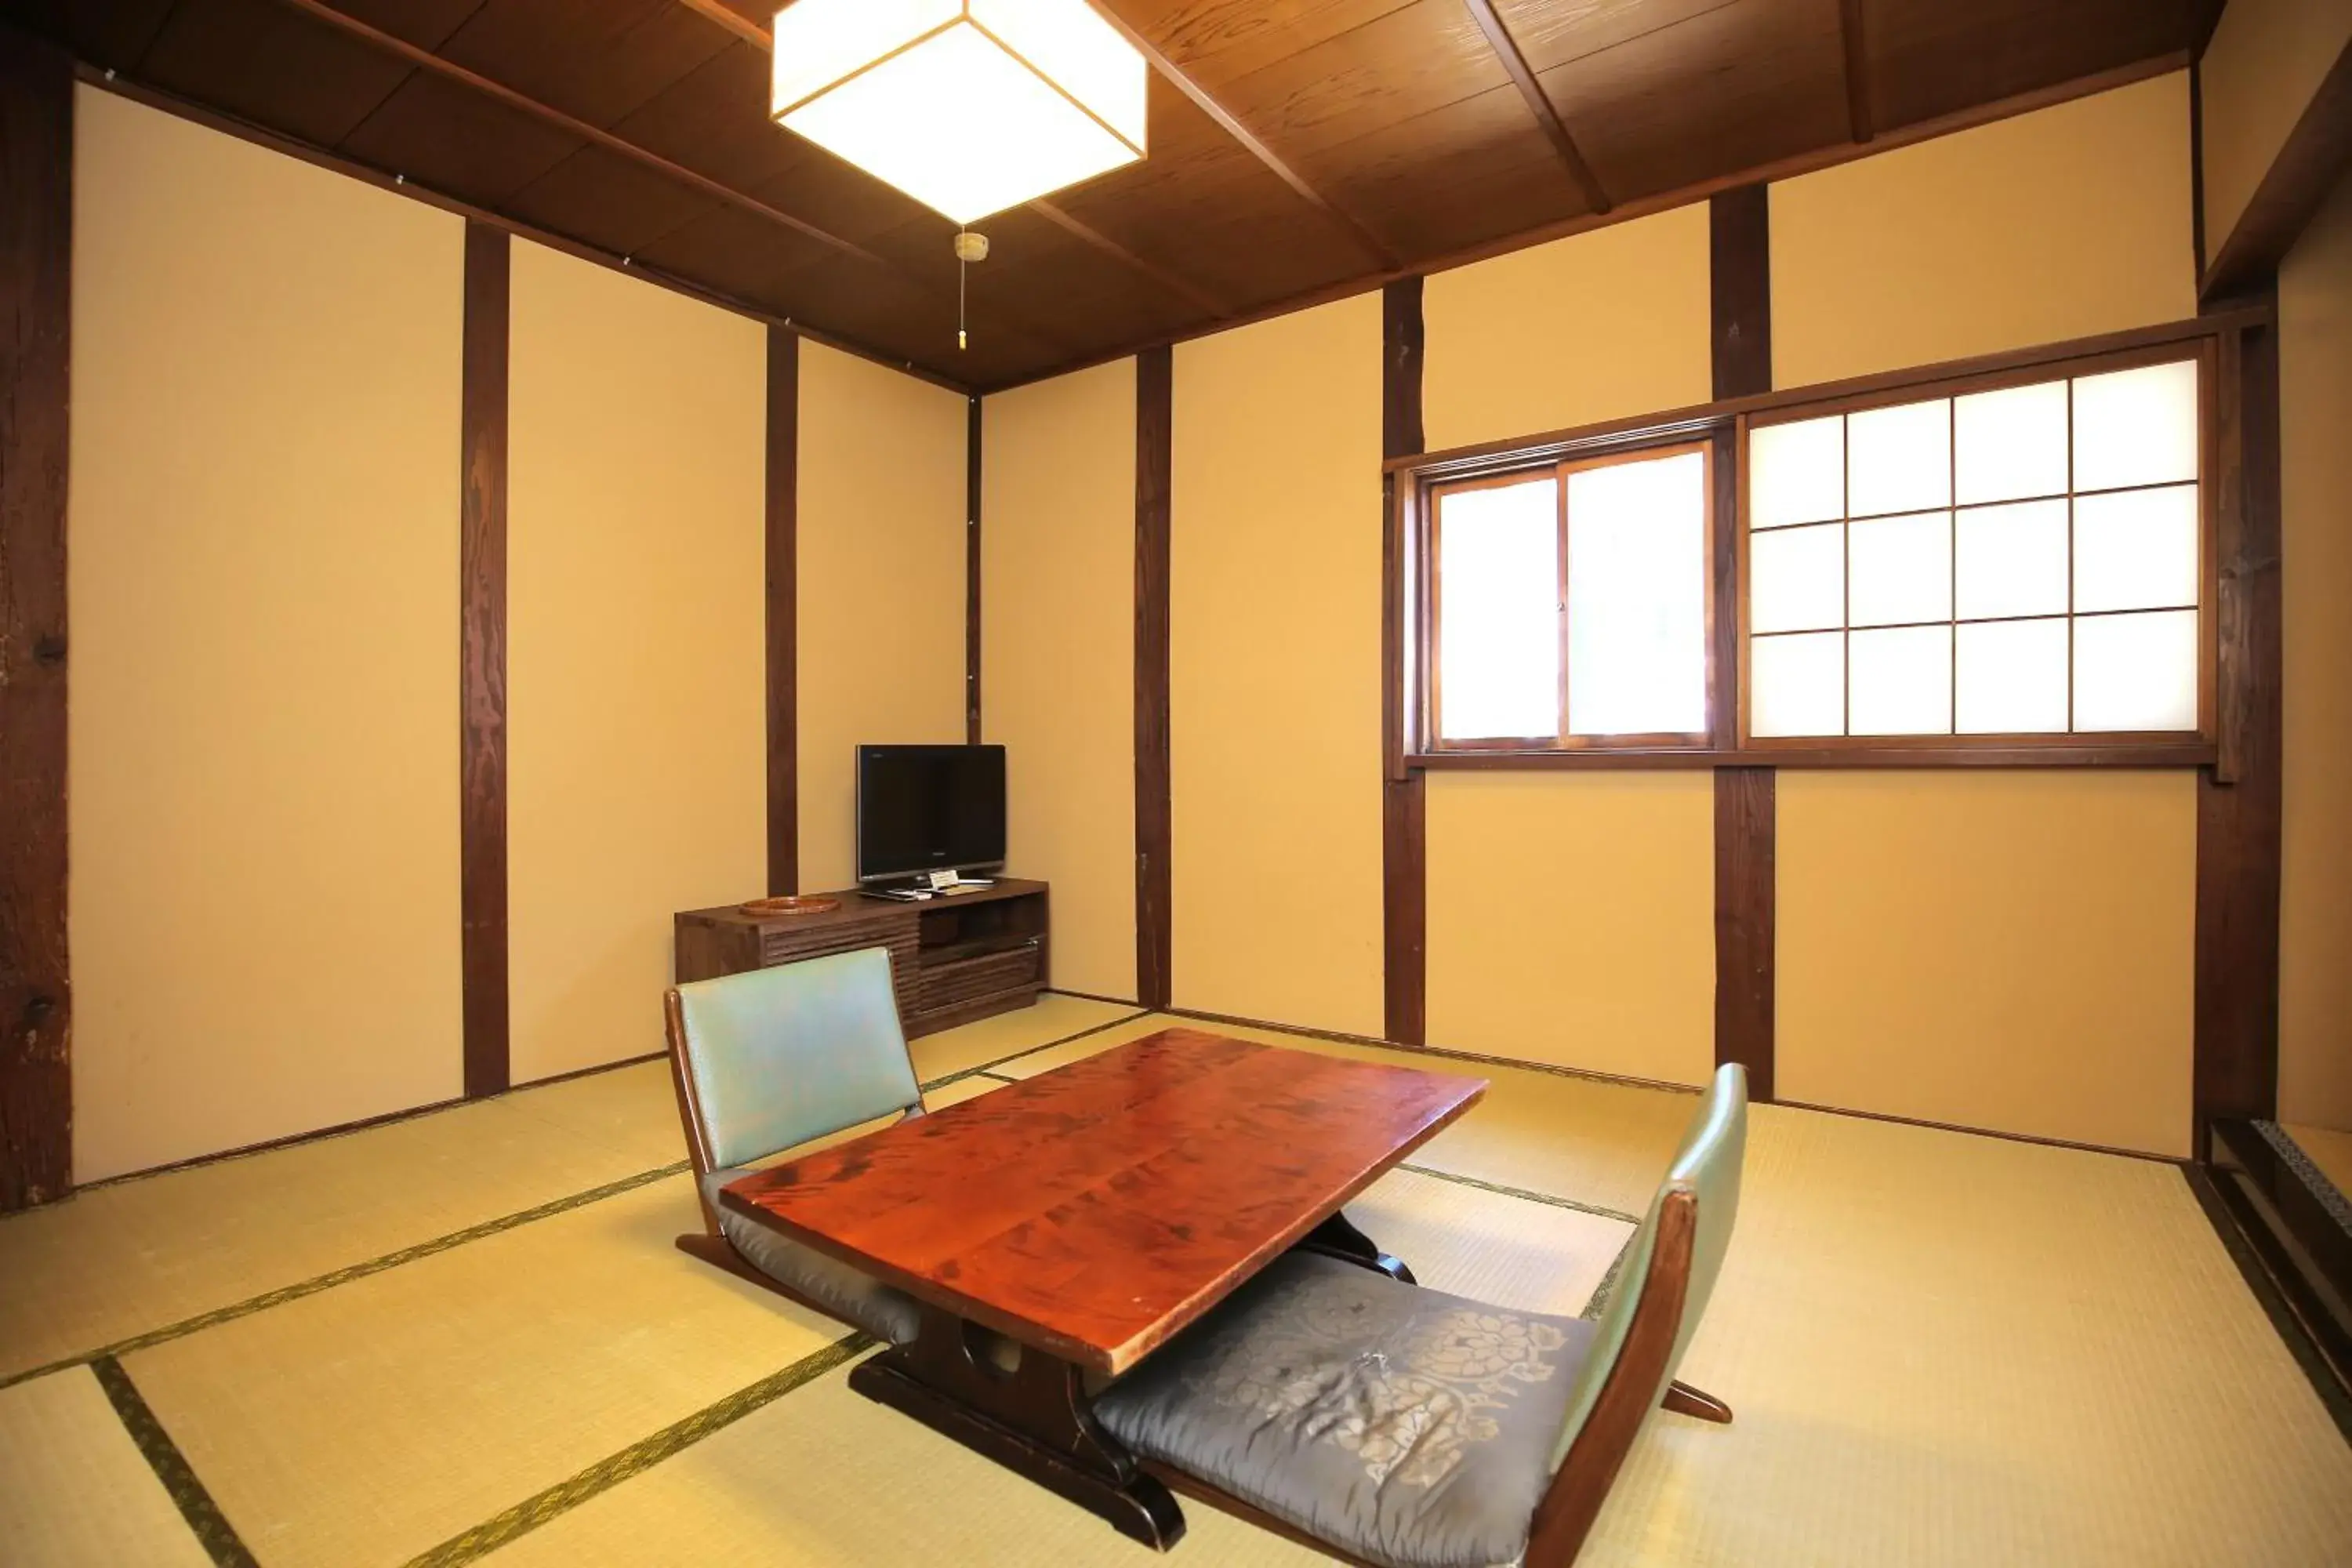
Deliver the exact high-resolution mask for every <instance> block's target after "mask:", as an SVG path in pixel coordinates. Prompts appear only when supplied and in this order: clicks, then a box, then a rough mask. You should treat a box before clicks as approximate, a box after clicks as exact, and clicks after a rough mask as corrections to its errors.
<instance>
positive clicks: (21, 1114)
mask: <svg viewBox="0 0 2352 1568" xmlns="http://www.w3.org/2000/svg"><path fill="white" fill-rule="evenodd" d="M73 90H74V78H73V60H72V58H70V57H69V56H68V55H67V54H66V53H65V51H63V50H62V49H58V48H57V47H53V46H51V45H48V44H46V43H42V42H38V41H37V40H35V39H33V38H31V37H27V36H26V35H25V34H23V33H20V32H18V31H16V29H15V28H13V27H9V26H0V1212H5V1211H7V1210H11V1209H20V1208H26V1207H28V1206H29V1205H34V1204H41V1203H47V1202H49V1201H51V1200H52V1199H56V1198H61V1197H63V1196H65V1195H66V1194H67V1193H68V1192H70V1191H71V1190H72V1188H73V1067H72V1055H71V1052H72V1042H73V991H72V985H71V974H70V970H69V967H68V952H67V948H66V459H67V438H66V432H67V424H66V418H67V378H68V371H69V368H70V363H71V361H70V355H69V353H68V347H69V344H68V330H69V324H70V321H71V319H72V313H73V310H72V307H73V299H72V290H73V129H74V125H73Z"/></svg>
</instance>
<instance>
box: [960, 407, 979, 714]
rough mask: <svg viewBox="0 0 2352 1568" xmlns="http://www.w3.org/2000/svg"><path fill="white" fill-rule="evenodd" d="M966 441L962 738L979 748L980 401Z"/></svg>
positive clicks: (971, 412)
mask: <svg viewBox="0 0 2352 1568" xmlns="http://www.w3.org/2000/svg"><path fill="white" fill-rule="evenodd" d="M964 405H965V413H964V437H963V524H964V526H963V738H964V742H965V743H966V744H968V745H973V746H977V745H979V744H980V474H981V468H980V457H981V409H980V399H979V398H978V397H967V398H966V399H964Z"/></svg>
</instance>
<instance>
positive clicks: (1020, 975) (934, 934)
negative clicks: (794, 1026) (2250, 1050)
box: [675, 877, 1052, 1039]
mask: <svg viewBox="0 0 2352 1568" xmlns="http://www.w3.org/2000/svg"><path fill="white" fill-rule="evenodd" d="M825 896H826V897H829V898H835V899H839V900H841V907H840V908H839V909H837V910H828V911H827V912H825V913H824V914H820V915H751V914H746V913H744V912H743V910H741V909H740V908H739V907H738V906H736V905H733V904H728V905H722V906H721V907H719V908H718V909H711V910H681V911H679V913H678V915H677V919H676V922H675V924H676V930H677V979H678V982H679V984H685V983H686V982H688V981H690V980H710V979H715V978H716V977H718V976H719V975H721V974H740V973H743V972H744V971H746V970H751V969H766V968H770V967H772V966H773V965H775V964H779V963H795V962H797V961H798V960H801V959H803V958H822V957H824V955H825V954H827V953H833V952H856V951H857V950H858V949H861V948H868V947H879V948H887V949H888V950H889V953H890V976H891V981H892V984H893V985H894V986H895V987H896V989H897V991H898V1016H899V1019H900V1021H901V1022H902V1023H903V1024H904V1026H905V1027H906V1031H907V1037H908V1038H909V1039H913V1038H915V1037H918V1036H921V1035H930V1034H937V1033H938V1032H939V1031H940V1030H941V1029H951V1028H953V1027H955V1026H957V1025H958V1024H968V1023H970V1022H971V1021H972V1020H973V1019H975V1018H985V1017H988V1016H991V1015H992V1014H996V1013H1009V1012H1011V1011H1013V1009H1014V1008H1016V1007H1026V1006H1028V1005H1030V1004H1031V1003H1033V1002H1034V1001H1036V1000H1037V994H1038V993H1039V992H1040V991H1042V990H1044V989H1045V984H1046V982H1047V981H1048V980H1049V979H1050V978H1051V970H1050V969H1049V967H1048V965H1047V962H1046V960H1047V955H1048V951H1049V947H1050V938H1051V934H1052V933H1051V929H1050V921H1049V920H1048V918H1047V910H1048V902H1047V889H1046V885H1045V883H1043V882H1025V881H1020V880H1017V879H1013V878H1011V877H999V878H998V879H996V880H995V882H994V883H993V884H992V885H991V886H989V887H985V888H972V889H969V890H967V891H963V892H959V893H941V894H940V895H939V896H937V897H935V898H931V899H927V900H923V901H922V902H920V903H900V902H898V901H897V900H888V899H877V898H870V897H862V896H860V890H859V889H844V890H842V891H840V892H837V893H831V894H827V895H825Z"/></svg>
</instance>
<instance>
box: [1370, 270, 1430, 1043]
mask: <svg viewBox="0 0 2352 1568" xmlns="http://www.w3.org/2000/svg"><path fill="white" fill-rule="evenodd" d="M1425 335H1426V334H1425V331H1424V328H1423V318H1422V280H1421V279H1419V278H1400V279H1397V280H1396V281H1395V282H1393V283H1391V284H1389V285H1388V286H1387V287H1386V288H1385V289H1381V456H1382V457H1393V456H1395V455H1397V454H1398V453H1400V452H1410V451H1412V449H1413V448H1414V447H1418V446H1420V445H1421V444H1422V441H1423V433H1422V431H1423V426H1422V380H1423V377H1422V363H1423V348H1424V342H1425ZM1403 483H1404V480H1403V479H1402V477H1401V476H1395V475H1391V476H1389V477H1387V478H1386V479H1384V480H1383V484H1384V486H1385V487H1386V488H1387V489H1388V490H1389V492H1390V493H1389V494H1386V495H1384V496H1383V498H1382V501H1383V505H1382V509H1381V516H1382V519H1383V524H1382V529H1383V531H1382V534H1381V539H1382V547H1381V604H1382V605H1383V606H1384V607H1385V613H1384V614H1383V615H1382V616H1381V645H1382V646H1381V724H1382V726H1383V727H1384V729H1385V730H1386V731H1387V734H1386V736H1385V743H1384V745H1383V748H1382V750H1383V753H1384V755H1385V756H1389V757H1394V756H1397V755H1400V754H1401V752H1402V749H1403V747H1404V746H1405V744H1406V743H1407V736H1408V734H1409V732H1410V728H1411V721H1410V715H1409V712H1408V709H1409V707H1410V706H1411V705H1412V704H1411V702H1410V698H1409V693H1408V690H1407V684H1408V678H1407V674H1406V667H1407V664H1408V662H1409V659H1410V655H1411V648H1410V647H1409V642H1410V639H1409V637H1408V635H1407V632H1406V626H1407V621H1408V617H1409V616H1412V605H1411V603H1410V601H1411V598H1412V595H1411V594H1410V593H1409V591H1408V590H1409V583H1408V574H1409V573H1410V572H1411V571H1412V540H1410V539H1409V538H1407V537H1406V530H1405V529H1404V527H1403V524H1402V519H1401V517H1400V516H1399V514H1398V512H1397V510H1396V507H1395V496H1394V493H1393V492H1394V490H1395V489H1396V488H1397V487H1399V486H1401V485H1402V484H1403ZM1382 773H1383V775H1384V776H1383V777H1382V779H1381V1029H1382V1030H1383V1031H1384V1032H1385V1033H1386V1034H1387V1035H1388V1037H1389V1038H1391V1039H1392V1040H1399V1041H1402V1042H1403V1043H1405V1044H1407V1045H1413V1046H1418V1045H1421V1044H1423V1042H1424V1041H1425V1040H1426V1039H1427V1037H1428V1034H1429V805H1428V789H1429V782H1428V779H1427V778H1426V777H1425V776H1424V775H1423V773H1420V772H1419V771H1417V770H1412V769H1402V768H1387V767H1383V769H1382Z"/></svg>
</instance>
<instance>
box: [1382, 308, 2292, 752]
mask: <svg viewBox="0 0 2352 1568" xmlns="http://www.w3.org/2000/svg"><path fill="white" fill-rule="evenodd" d="M2272 323H2273V315H2272V312H2271V310H2269V308H2268V307H2266V306H2256V307H2252V308H2248V309H2244V310H2228V311H2218V312H2216V313H2214V314H2212V315H2210V316H2199V317H2194V318H2191V319H2189V320H2187V321H2174V322H2168V323H2165V324H2163V325H2160V326H2154V327H2144V328H2137V329H2134V330H2132V331H2122V332H2111V333H2107V334H2105V335H2103V336H2100V337H2095V338H2084V339H2077V340H2074V341H2071V342H2058V343H2048V344H2040V345H2036V346H2034V347H2032V348H2026V349H2019V350H2013V351H2010V352H2007V353H1998V354H1987V355H1982V356H1979V357H1977V358H1974V359H1969V360H1959V361H1953V362H1949V363H1943V364H1936V365H1925V366H1920V367H1918V368H1916V369H1911V370H1904V371H1895V372H1886V373H1882V374H1874V375H1867V376H1857V377H1853V378H1852V379H1850V380H1846V381H1840V382H1830V383H1823V384H1818V385H1814V386H1807V387H1799V388H1793V389H1790V390H1788V391H1784V392H1769V393H1759V394H1755V395H1748V396H1744V397H1732V398H1721V399H1717V400H1716V401H1714V402H1711V403H1705V404H1697V405H1692V406H1689V407H1686V408H1679V409H1672V410H1668V411H1665V412H1663V413H1658V414H1653V415H1646V416H1633V417H1631V418H1624V419H1615V420H1608V421H1604V422H1601V423H1597V424H1592V425H1586V426H1574V427H1571V428H1569V429H1564V430H1553V431H1547V432H1544V433H1541V434H1538V435H1534V436H1527V437H1517V438H1515V439H1511V440H1506V441H1495V442H1486V443H1483V444H1480V445H1477V446H1471V447H1453V448H1449V449H1446V450H1443V451H1436V452H1425V453H1417V454H1413V455H1410V456H1406V457H1400V458H1390V459H1388V460H1387V461H1386V462H1385V463H1384V464H1383V465H1382V469H1383V473H1384V475H1385V477H1386V478H1387V479H1389V481H1390V484H1389V490H1390V506H1389V518H1388V525H1389V531H1390V536H1389V539H1388V541H1387V547H1388V549H1390V550H1391V551H1392V552H1394V555H1395V559H1396V560H1397V561H1398V563H1400V566H1401V568H1402V569H1401V570H1400V571H1399V572H1398V573H1397V574H1396V582H1395V584H1394V587H1393V590H1392V592H1391V595H1390V597H1389V600H1388V602H1387V604H1386V605H1384V612H1385V614H1386V615H1387V616H1388V617H1389V621H1390V626H1391V628H1392V629H1393V630H1394V632H1395V634H1396V635H1393V636H1392V637H1390V639H1389V643H1388V647H1389V650H1390V651H1389V653H1388V656H1387V667H1386V668H1384V670H1383V672H1382V673H1383V687H1384V692H1385V696H1386V699H1387V701H1388V703H1389V706H1390V711H1391V714H1393V715H1394V716H1395V720H1396V721H1395V722H1394V723H1392V724H1391V725H1390V726H1389V731H1390V741H1389V745H1388V755H1387V757H1386V759H1385V762H1386V771H1387V774H1388V776H1389V777H1391V778H1397V779H1402V778H1404V777H1406V776H1407V775H1408V774H1410V773H1414V772H1418V771H1423V770H1433V771H1434V770H1454V769H1498V768H1499V769H1520V768H1528V769H1548V768H1571V769H1572V768H1604V769H1605V768H1640V769H1672V768H1717V767H1779V768H1845V767H1894V768H1941V767H2049V766H2058V767H2128V768H2158V767H2202V766H2211V765H2214V764H2215V763H2217V762H2218V761H2220V760H2221V752H2222V750H2223V749H2224V748H2223V744H2222V742H2223V739H2224V738H2225V737H2226V736H2227V734H2228V733H2229V731H2230V726H2231V714H2230V713H2229V712H2228V711H2227V710H2226V708H2225V693H2224V692H2223V690H2222V683H2221V679H2220V653H2219V646H2220V642H2221V635H2220V634H2221V625H2220V623H2221V614H2222V601H2223V599H2224V597H2225V596H2226V595H2225V584H2221V582H2220V580H2219V578H2220V562H2219V551H2218V549H2217V539H2218V530H2219V520H2220V518H2221V514H2222V511H2223V510H2224V509H2225V508H2227V507H2228V506H2229V505H2230V504H2231V500H2230V497H2229V495H2228V494H2227V493H2225V490H2226V488H2227V487H2231V486H2235V485H2237V484H2239V483H2240V476H2238V475H2237V474H2236V473H2235V472H2234V471H2225V466H2226V460H2227V444H2226V437H2225V431H2226V429H2227V427H2228V426H2230V424H2231V421H2233V420H2234V419H2235V418H2237V417H2238V415H2237V411H2236V410H2235V408H2234V407H2233V406H2232V404H2231V400H2232V398H2233V396H2234V389H2233V387H2232V386H2231V377H2230V375H2229V374H2228V373H2229V368H2230V365H2231V363H2232V355H2233V354H2234V353H2235V351H2236V348H2237V344H2238V340H2239V337H2240V334H2242V332H2244V331H2250V330H2252V329H2256V328H2266V327H2269V326H2270V325H2272ZM2192 357H2193V358H2196V359H2197V360H2198V361H2199V362H2200V369H2199V421H2200V429H2199V447H2200V452H2199V464H2200V468H2199V475H2198V485H2199V495H2198V503H2199V508H2200V562H2199V595H2198V597H2199V604H2198V644H2199V646H2198V662H2199V693H2198V712H2199V726H2198V729H2197V730H2196V731H2194V732H2190V731H2162V732H2157V733H2148V734H2135V733H2128V732H2116V731H2083V732H2075V731H2067V732H2059V733H2041V734H2032V735H2021V736H2011V735H1922V736H1911V735H1906V736H1892V735H1890V736H1876V735H1871V736H1811V737H1801V736H1789V737H1779V736H1776V737H1769V738H1765V739H1760V740H1759V739H1755V738H1752V737H1750V736H1749V735H1748V731H1747V722H1748V692H1747V688H1748V663H1749V659H1748V628H1747V621H1748V576H1747V546H1748V496H1747V491H1748V484H1747V449H1746V448H1747V432H1748V429H1749V428H1752V427H1754V426H1760V425H1764V424H1779V423H1784V422H1788V421H1790V420H1795V419H1801V418H1811V417H1816V416H1822V415H1827V414H1831V413H1844V412H1851V411H1853V410H1854V409H1860V408H1872V407H1885V406H1890V405H1900V404H1905V403H1913V402H1919V401H1922V400H1926V399H1930V398H1934V397H1938V396H1953V395H1965V394H1967V393H1969V392H1979V391H1990V390H1995V389H1997V388H2000V387H2008V386H2021V385H2030V384H2034V383H2037V382H2045V381H2054V380H2059V379H2061V378H2064V377H2071V376H2074V375H2077V374H2099V373H2100V372H2103V371H2107V370H2125V369H2131V368H2134V367H2135V366H2137V365H2146V364H2156V363H2169V362H2172V361H2178V360H2183V359H2189V358H2192ZM1702 443H1705V444H1707V445H1709V446H1711V447H1712V450H1711V452H1710V454H1709V458H1708V463H1709V508H1708V535H1709V541H1710V551H1711V554H1710V562H1711V570H1710V580H1709V584H1708V591H1707V672H1708V673H1707V711H1708V729H1709V735H1708V738H1707V739H1706V741H1703V742H1694V741H1691V740H1686V739H1682V738H1676V739H1675V740H1674V741H1673V742H1671V743H1664V744H1661V743H1659V740H1658V738H1656V737H1641V736H1612V737H1591V738H1586V739H1587V740H1588V741H1590V740H1605V741H1607V742H1611V743H1607V744H1591V743H1587V744H1580V745H1562V744H1559V742H1556V741H1553V740H1545V739H1538V740H1536V741H1534V742H1532V743H1514V742H1508V741H1505V742H1458V741H1457V742H1447V743H1445V744H1444V745H1438V744H1435V743H1433V742H1434V741H1435V735H1436V730H1435V718H1436V712H1435V707H1434V703H1433V691H1432V686H1433V678H1434V674H1435V671H1434V668H1433V659H1434V655H1435V648H1436V643H1435V639H1434V636H1433V633H1434V629H1435V627H1434V609H1435V606H1434V602H1433V601H1434V595H1433V593H1432V592H1431V585H1432V583H1433V546H1434V543H1435V537H1434V531H1433V526H1432V525H1433V521H1434V517H1435V500H1436V497H1437V495H1438V494H1439V493H1440V492H1441V491H1443V490H1444V489H1454V488H1461V487H1462V486H1463V483H1464V481H1468V480H1477V479H1491V480H1497V481H1499V480H1503V479H1507V478H1514V477H1516V478H1522V479H1524V478H1526V477H1528V476H1530V475H1533V474H1539V473H1564V472H1566V471H1568V470H1567V468H1566V465H1570V464H1575V465H1584V464H1586V463H1588V462H1594V461H1599V460H1602V459H1608V460H1616V461H1623V460H1628V459H1632V458H1640V457H1643V456H1645V455H1648V456H1654V455H1658V454H1661V453H1664V452H1665V451H1669V450H1672V449H1675V448H1677V447H1693V446H1696V445H1699V444H1702ZM2070 493H2071V491H2070ZM1564 495H1565V488H1564V486H1563V498H1564ZM1954 510H1957V509H1954ZM1563 564H1564V563H1563ZM2070 571H2071V559H2070ZM2066 616H2067V618H2068V620H2069V622H2070V625H2071V623H2072V621H2073V619H2074V611H2073V609H2072V607H2071V605H2070V607H2069V609H2068V610H2067V612H2066ZM1563 635H1565V634H1564V631H1563ZM2070 636H2071V633H2070ZM1563 679H1565V667H1564V665H1563ZM2067 679H2068V682H2069V687H2070V690H2071V686H2072V681H2073V679H2074V672H2073V669H2072V667H2071V660H2070V665H2069V668H2068V672H2067ZM1955 718H1956V719H1957V715H1955ZM1566 722H1567V712H1566V703H1565V693H1564V692H1563V701H1562V710H1561V723H1562V726H1563V727H1565V725H1566Z"/></svg>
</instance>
